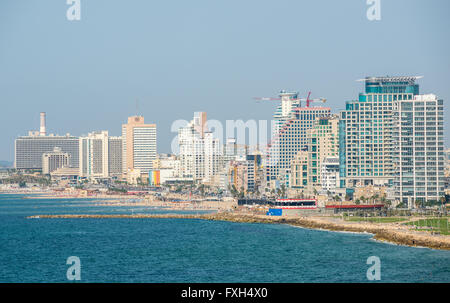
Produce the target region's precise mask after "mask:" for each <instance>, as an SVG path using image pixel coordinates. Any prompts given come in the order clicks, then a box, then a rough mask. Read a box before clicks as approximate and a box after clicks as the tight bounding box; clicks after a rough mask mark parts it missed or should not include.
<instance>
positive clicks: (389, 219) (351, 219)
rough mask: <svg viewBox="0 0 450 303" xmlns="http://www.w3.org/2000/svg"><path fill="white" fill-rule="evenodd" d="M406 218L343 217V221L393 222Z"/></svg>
mask: <svg viewBox="0 0 450 303" xmlns="http://www.w3.org/2000/svg"><path fill="white" fill-rule="evenodd" d="M406 220H408V219H406V218H398V217H349V216H346V217H345V221H351V222H371V223H394V222H402V221H406Z"/></svg>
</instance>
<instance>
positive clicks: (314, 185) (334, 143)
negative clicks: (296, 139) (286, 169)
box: [290, 115, 339, 193]
mask: <svg viewBox="0 0 450 303" xmlns="http://www.w3.org/2000/svg"><path fill="white" fill-rule="evenodd" d="M306 142H307V143H306V146H305V148H304V149H303V150H302V151H300V152H299V153H298V154H297V155H296V156H295V158H294V160H293V161H292V163H291V178H290V180H291V184H290V187H292V188H302V189H307V190H308V191H309V193H312V192H313V191H314V189H316V190H317V191H319V190H321V189H323V186H322V183H323V182H322V181H323V180H322V175H323V174H322V173H323V172H324V171H325V172H327V171H329V169H328V170H327V169H325V168H323V167H322V165H323V162H324V160H325V159H326V158H333V157H336V158H337V157H338V156H339V117H338V116H336V115H333V116H327V117H318V118H316V121H315V123H314V126H313V127H312V128H310V129H308V130H307V131H306Z"/></svg>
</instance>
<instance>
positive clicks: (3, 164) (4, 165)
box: [0, 160, 13, 167]
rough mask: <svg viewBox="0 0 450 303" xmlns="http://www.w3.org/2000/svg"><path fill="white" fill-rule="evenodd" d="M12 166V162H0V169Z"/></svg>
mask: <svg viewBox="0 0 450 303" xmlns="http://www.w3.org/2000/svg"><path fill="white" fill-rule="evenodd" d="M12 166H13V162H10V161H1V160H0V167H12Z"/></svg>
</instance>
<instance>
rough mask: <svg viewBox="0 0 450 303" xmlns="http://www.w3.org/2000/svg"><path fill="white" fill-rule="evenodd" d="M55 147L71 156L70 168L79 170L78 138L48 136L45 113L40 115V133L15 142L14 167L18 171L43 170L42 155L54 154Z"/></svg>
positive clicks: (68, 135) (29, 133)
mask: <svg viewBox="0 0 450 303" xmlns="http://www.w3.org/2000/svg"><path fill="white" fill-rule="evenodd" d="M55 147H58V148H60V149H61V151H62V152H64V153H68V154H69V166H70V167H74V168H78V138H77V137H74V136H71V135H70V134H66V135H65V136H58V135H54V134H50V135H47V131H46V126H45V113H44V112H42V113H41V114H40V129H39V131H30V132H28V136H22V137H18V138H17V139H16V140H15V142H14V167H15V168H16V169H37V170H39V169H42V155H43V154H44V153H50V152H53V151H54V149H55Z"/></svg>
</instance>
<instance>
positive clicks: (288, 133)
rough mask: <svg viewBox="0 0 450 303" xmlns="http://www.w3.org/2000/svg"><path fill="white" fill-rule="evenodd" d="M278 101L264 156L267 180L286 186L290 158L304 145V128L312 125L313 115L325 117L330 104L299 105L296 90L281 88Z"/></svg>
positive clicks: (327, 114)
mask: <svg viewBox="0 0 450 303" xmlns="http://www.w3.org/2000/svg"><path fill="white" fill-rule="evenodd" d="M280 97H281V104H280V105H279V106H278V108H277V110H276V112H275V114H274V121H275V125H274V129H273V135H272V141H271V143H270V144H269V145H268V149H267V159H266V182H267V185H268V186H269V187H273V184H271V183H272V182H274V181H278V182H280V184H285V185H289V174H290V169H291V161H292V160H293V158H294V157H295V156H296V155H297V153H298V152H299V151H301V150H302V149H304V148H306V146H307V136H306V131H307V130H308V129H311V128H312V127H313V126H314V123H315V121H316V118H319V117H327V116H329V115H330V113H331V110H330V108H329V107H301V104H300V102H299V99H298V94H297V93H287V92H285V91H281V93H280Z"/></svg>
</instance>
